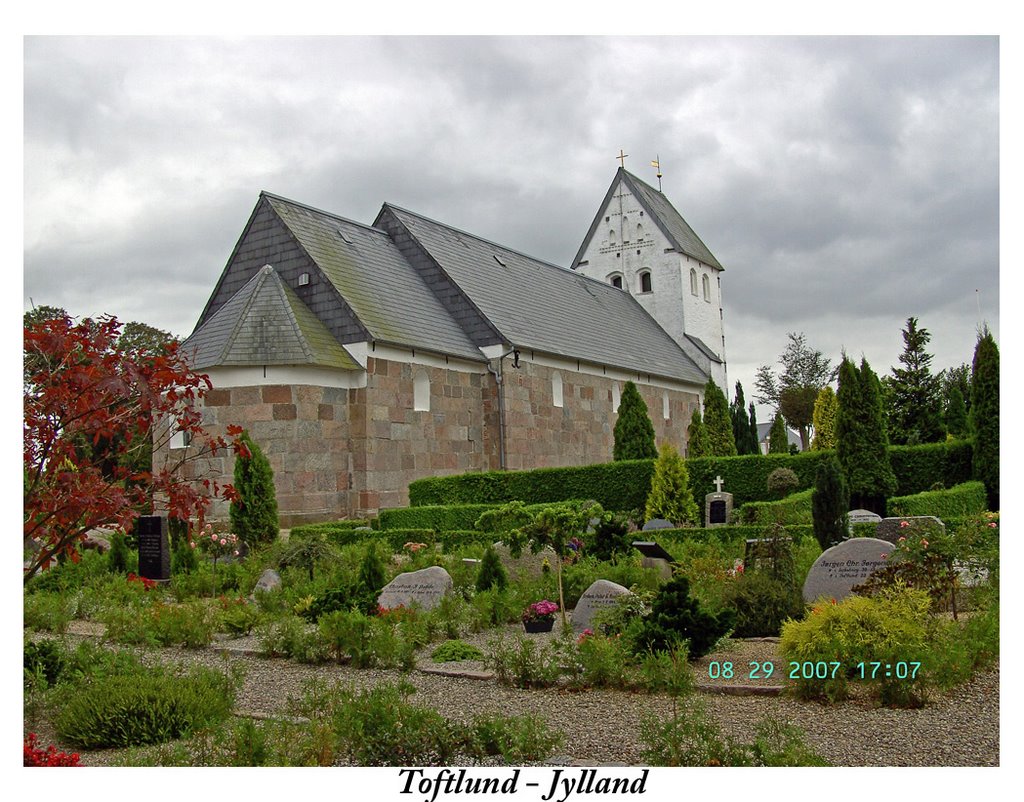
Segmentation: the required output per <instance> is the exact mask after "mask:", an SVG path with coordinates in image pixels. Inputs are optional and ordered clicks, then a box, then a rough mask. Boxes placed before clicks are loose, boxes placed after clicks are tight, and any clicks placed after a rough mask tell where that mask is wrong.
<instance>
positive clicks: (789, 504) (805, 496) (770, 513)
mask: <svg viewBox="0 0 1024 802" xmlns="http://www.w3.org/2000/svg"><path fill="white" fill-rule="evenodd" d="M813 492H814V490H813V488H812V489H808V490H801V491H800V492H799V493H793V494H791V495H789V496H786V498H783V499H780V500H779V501H750V502H747V503H746V504H744V505H743V506H742V507H740V509H739V512H738V513H737V518H738V520H739V522H740V524H742V525H746V526H756V525H759V524H760V525H762V526H763V525H767V524H772V523H782V524H786V525H787V526H789V525H790V524H801V525H808V524H810V525H813V524H814V516H813V515H812V511H811V497H812V493H813Z"/></svg>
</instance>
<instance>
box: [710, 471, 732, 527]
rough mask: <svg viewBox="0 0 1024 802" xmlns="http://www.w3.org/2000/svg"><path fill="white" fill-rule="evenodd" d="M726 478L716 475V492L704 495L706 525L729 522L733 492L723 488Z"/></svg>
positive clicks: (712, 525) (718, 524) (721, 524)
mask: <svg viewBox="0 0 1024 802" xmlns="http://www.w3.org/2000/svg"><path fill="white" fill-rule="evenodd" d="M723 484H725V480H724V479H722V477H721V476H716V477H715V492H714V493H708V494H707V495H706V496H704V521H705V526H708V527H715V526H726V525H728V523H729V516H730V515H732V493H726V492H723V490H722V485H723Z"/></svg>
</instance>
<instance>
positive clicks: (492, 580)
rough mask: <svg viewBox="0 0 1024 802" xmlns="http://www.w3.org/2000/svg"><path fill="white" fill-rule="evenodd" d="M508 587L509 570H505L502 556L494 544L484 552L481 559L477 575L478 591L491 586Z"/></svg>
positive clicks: (500, 588)
mask: <svg viewBox="0 0 1024 802" xmlns="http://www.w3.org/2000/svg"><path fill="white" fill-rule="evenodd" d="M506 587H508V572H507V571H506V570H505V566H504V565H502V564H501V557H499V556H498V552H497V551H495V549H494V546H488V547H487V551H485V552H484V556H483V559H482V560H481V561H480V572H479V573H478V574H477V577H476V589H477V592H482V591H485V590H490V589H491V588H497V589H498V590H504V589H505V588H506Z"/></svg>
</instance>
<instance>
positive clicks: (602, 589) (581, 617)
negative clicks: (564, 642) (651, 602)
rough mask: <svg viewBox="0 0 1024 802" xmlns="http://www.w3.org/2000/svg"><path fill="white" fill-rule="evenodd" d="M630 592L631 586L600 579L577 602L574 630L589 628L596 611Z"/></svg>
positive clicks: (573, 620)
mask: <svg viewBox="0 0 1024 802" xmlns="http://www.w3.org/2000/svg"><path fill="white" fill-rule="evenodd" d="M630 592H631V591H630V590H629V588H624V587H623V586H622V585H619V584H616V583H615V582H610V581H608V580H607V579H598V580H597V581H596V582H594V583H593V584H592V585H591V586H590V587H589V588H587V589H586V590H585V591H583V595H582V596H580V600H579V601H578V602H577V603H576V609H574V610H573V611H572V628H573V631H574V632H576V633H580V632H582V631H583V630H585V629H589V628H590V625H591V624H592V623H593V620H594V613H596V612H598V611H599V610H606V609H608V608H609V607H613V606H614V605H615V600H616V599H618V598H619V597H620V596H622V595H625V594H627V593H630Z"/></svg>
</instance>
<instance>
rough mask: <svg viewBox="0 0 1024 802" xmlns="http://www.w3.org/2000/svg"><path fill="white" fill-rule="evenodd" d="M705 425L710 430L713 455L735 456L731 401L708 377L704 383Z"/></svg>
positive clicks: (709, 439)
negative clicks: (727, 399) (730, 413)
mask: <svg viewBox="0 0 1024 802" xmlns="http://www.w3.org/2000/svg"><path fill="white" fill-rule="evenodd" d="M704 427H705V428H706V429H707V430H708V444H709V445H710V446H711V456H713V457H735V456H736V440H735V439H734V438H733V435H732V419H731V418H730V417H729V402H728V401H726V400H725V395H724V394H723V393H722V391H721V389H720V388H719V387H718V385H717V384H715V380H714V379H708V383H707V384H706V385H704Z"/></svg>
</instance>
